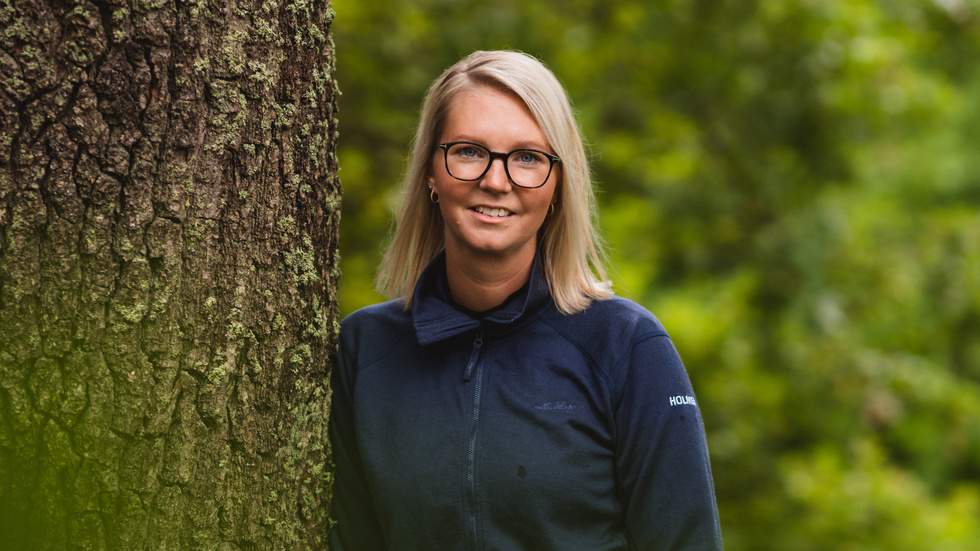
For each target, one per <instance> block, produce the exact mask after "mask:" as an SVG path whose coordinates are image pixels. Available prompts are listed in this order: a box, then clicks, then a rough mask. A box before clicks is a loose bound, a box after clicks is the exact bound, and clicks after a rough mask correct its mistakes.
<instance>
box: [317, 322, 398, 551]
mask: <svg viewBox="0 0 980 551" xmlns="http://www.w3.org/2000/svg"><path fill="white" fill-rule="evenodd" d="M339 341H340V342H339V344H338V347H337V348H338V351H337V362H336V363H335V365H334V369H333V373H332V374H331V376H330V387H331V389H332V394H331V412H330V445H331V450H332V454H333V461H334V465H335V470H334V484H333V519H334V522H335V524H334V526H333V529H332V530H331V531H330V549H331V550H332V551H367V550H371V551H374V550H383V549H385V543H384V540H383V539H382V534H381V528H380V526H379V525H378V521H377V516H376V515H375V512H374V506H373V504H372V502H371V495H370V491H369V489H368V484H367V480H366V478H365V476H364V472H363V469H362V467H361V461H360V454H359V453H358V445H357V436H356V433H355V423H354V407H353V406H354V404H353V396H354V384H355V373H356V361H355V359H354V358H353V357H352V355H351V353H350V351H349V349H348V347H347V346H346V345H345V341H344V338H343V335H341V338H340V339H339Z"/></svg>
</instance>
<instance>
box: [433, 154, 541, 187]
mask: <svg viewBox="0 0 980 551" xmlns="http://www.w3.org/2000/svg"><path fill="white" fill-rule="evenodd" d="M492 161H493V158H492V156H491V155H490V150H488V149H487V148H485V147H483V146H480V145H476V144H470V143H460V144H453V145H451V146H450V147H448V148H446V168H447V169H448V170H449V174H450V175H451V176H453V177H454V178H458V179H460V180H477V179H479V178H480V177H481V176H483V174H484V173H485V172H486V171H487V169H488V168H489V167H490V163H491V162H492ZM551 165H552V161H551V159H549V158H548V157H546V156H545V155H544V154H542V153H541V152H540V151H535V150H533V149H517V150H514V151H511V152H510V153H509V154H508V155H507V173H508V175H509V176H510V179H511V181H512V182H514V184H516V185H518V186H520V187H531V188H534V187H540V186H541V185H543V184H544V183H545V182H546V181H547V180H548V175H549V174H550V173H551Z"/></svg>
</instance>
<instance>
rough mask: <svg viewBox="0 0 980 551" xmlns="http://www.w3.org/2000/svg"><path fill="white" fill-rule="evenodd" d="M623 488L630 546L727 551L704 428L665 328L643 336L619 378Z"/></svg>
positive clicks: (617, 417)
mask: <svg viewBox="0 0 980 551" xmlns="http://www.w3.org/2000/svg"><path fill="white" fill-rule="evenodd" d="M614 381H615V383H616V385H615V388H617V389H618V390H619V392H618V400H616V402H615V404H616V410H615V413H614V415H615V422H616V431H617V444H616V472H617V484H618V485H619V491H620V496H621V499H622V501H623V506H624V509H625V516H626V527H627V533H628V535H629V538H630V548H631V549H638V550H644V551H648V550H649V551H652V550H656V551H695V550H696V551H706V550H712V551H714V550H721V549H722V542H721V527H720V525H719V521H718V508H717V505H716V503H715V493H714V483H713V481H712V478H711V466H710V464H709V461H708V446H707V442H706V440H705V432H704V423H703V421H702V419H701V413H700V411H699V409H698V406H697V402H696V400H695V398H694V391H693V390H692V388H691V383H690V380H689V379H688V376H687V372H686V371H685V370H684V366H683V364H682V363H681V360H680V357H679V356H678V354H677V351H676V350H675V349H674V346H673V344H672V342H671V341H670V338H669V337H667V336H666V334H665V333H663V332H662V331H660V332H654V333H651V334H649V335H645V336H640V337H638V338H637V339H636V340H634V343H633V345H632V349H631V351H630V352H629V356H628V357H627V358H625V359H624V361H623V363H622V364H621V366H620V368H619V369H618V370H617V371H616V372H615V374H614Z"/></svg>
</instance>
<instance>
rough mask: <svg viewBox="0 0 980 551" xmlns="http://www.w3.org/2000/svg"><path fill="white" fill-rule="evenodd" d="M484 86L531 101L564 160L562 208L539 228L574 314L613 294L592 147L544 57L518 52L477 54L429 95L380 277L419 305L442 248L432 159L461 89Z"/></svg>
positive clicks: (553, 283)
mask: <svg viewBox="0 0 980 551" xmlns="http://www.w3.org/2000/svg"><path fill="white" fill-rule="evenodd" d="M480 86H489V87H493V88H496V89H498V90H502V91H505V92H509V93H511V94H514V95H515V96H516V97H518V98H519V99H520V100H521V101H523V102H524V104H525V105H526V106H527V107H528V109H530V111H531V113H532V114H533V115H534V118H535V120H536V121H537V123H538V125H539V126H540V127H541V130H542V132H544V135H545V138H546V139H547V140H548V144H549V145H550V146H551V148H552V149H553V150H554V152H555V154H556V155H558V156H559V157H561V164H560V165H559V166H560V171H559V174H560V177H559V182H558V185H557V194H556V196H557V197H558V201H557V202H556V204H555V211H554V214H552V215H551V216H548V217H547V218H546V219H545V221H544V223H543V224H542V226H541V229H540V230H539V231H538V235H539V247H540V248H539V251H538V254H539V256H540V259H541V263H542V267H543V269H544V274H545V278H546V279H547V281H548V287H549V290H550V292H551V296H552V298H553V299H554V301H555V304H556V305H557V306H558V308H559V309H560V310H561V311H562V312H564V313H566V314H570V313H574V312H578V311H581V310H584V309H585V308H587V307H588V306H589V304H590V303H591V301H592V300H595V299H604V298H608V297H610V296H612V291H611V290H610V285H609V283H608V281H606V273H605V268H604V262H605V252H604V250H603V248H602V243H601V240H600V238H599V235H598V232H597V231H596V227H595V220H594V213H595V194H594V193H593V190H592V179H591V177H590V173H589V166H588V161H587V160H586V156H585V147H584V146H583V144H582V136H581V133H580V132H579V129H578V125H577V123H576V121H575V117H574V115H573V114H572V108H571V104H570V102H569V99H568V95H567V94H566V92H565V89H564V88H563V87H562V85H561V84H560V83H559V82H558V79H557V78H555V75H554V74H552V72H551V71H550V70H548V69H547V68H546V67H545V66H544V65H543V64H542V63H541V62H540V61H538V60H537V59H535V58H533V57H531V56H529V55H527V54H524V53H520V52H512V51H491V52H483V51H478V52H474V53H472V54H470V55H468V56H467V57H465V58H463V59H462V60H460V61H459V62H457V63H456V64H455V65H453V66H452V67H450V68H449V69H446V71H445V72H444V73H443V74H442V75H441V76H440V77H439V78H438V79H436V81H435V82H434V83H433V84H432V86H431V87H430V88H429V91H428V92H427V93H426V96H425V102H424V103H423V104H422V116H421V119H420V120H419V127H418V131H417V132H416V134H415V139H414V142H413V144H414V145H413V148H412V157H411V159H410V163H409V168H408V173H407V174H406V177H405V180H404V182H403V187H404V189H403V193H404V200H403V203H402V207H401V212H400V213H399V214H398V218H397V219H396V224H395V233H394V236H393V239H392V242H391V245H389V247H388V251H387V252H386V253H385V257H384V261H383V262H382V264H381V269H380V271H379V274H378V280H377V286H378V290H379V291H380V292H381V293H383V294H385V295H387V296H388V297H399V296H400V297H403V298H404V300H405V307H406V308H409V307H411V302H412V292H413V291H414V288H415V284H416V282H417V281H418V279H419V276H421V274H422V272H423V270H425V267H426V266H427V265H428V264H429V262H431V261H432V259H433V258H435V256H436V255H438V254H439V252H440V251H442V249H443V247H444V241H443V239H444V233H443V232H444V230H443V220H442V215H441V214H440V212H439V207H438V205H436V204H433V203H432V202H431V201H430V198H429V188H428V185H427V179H428V177H429V176H430V175H431V170H432V158H433V157H432V156H433V154H434V153H435V150H436V145H437V143H436V140H437V139H438V138H439V136H440V134H441V133H442V129H443V126H444V125H445V121H446V116H447V113H448V111H449V108H450V106H451V105H452V103H453V101H454V100H455V99H456V97H458V96H459V95H460V93H461V92H464V91H467V90H472V89H473V88H477V87H480Z"/></svg>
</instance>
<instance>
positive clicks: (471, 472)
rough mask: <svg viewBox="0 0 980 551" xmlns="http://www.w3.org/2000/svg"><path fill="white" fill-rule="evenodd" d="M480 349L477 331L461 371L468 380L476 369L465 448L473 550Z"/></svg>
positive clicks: (477, 543)
mask: <svg viewBox="0 0 980 551" xmlns="http://www.w3.org/2000/svg"><path fill="white" fill-rule="evenodd" d="M482 351H483V333H482V332H479V333H477V334H476V339H475V340H474V341H473V352H472V353H471V354H470V361H469V363H467V364H466V371H465V372H464V373H463V380H464V381H466V382H469V380H470V379H471V378H472V377H473V375H474V373H473V371H474V369H475V370H476V382H475V384H474V385H473V420H472V422H471V424H470V438H469V443H468V446H467V449H466V483H467V488H466V501H467V504H468V506H469V508H468V513H469V518H468V519H467V521H468V522H467V530H468V531H469V532H470V538H471V541H472V542H473V549H474V551H476V550H478V549H480V537H479V531H478V530H477V515H476V437H477V432H478V428H479V425H480V398H481V393H482V391H483V362H482V361H481V358H480V356H481V353H482Z"/></svg>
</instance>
